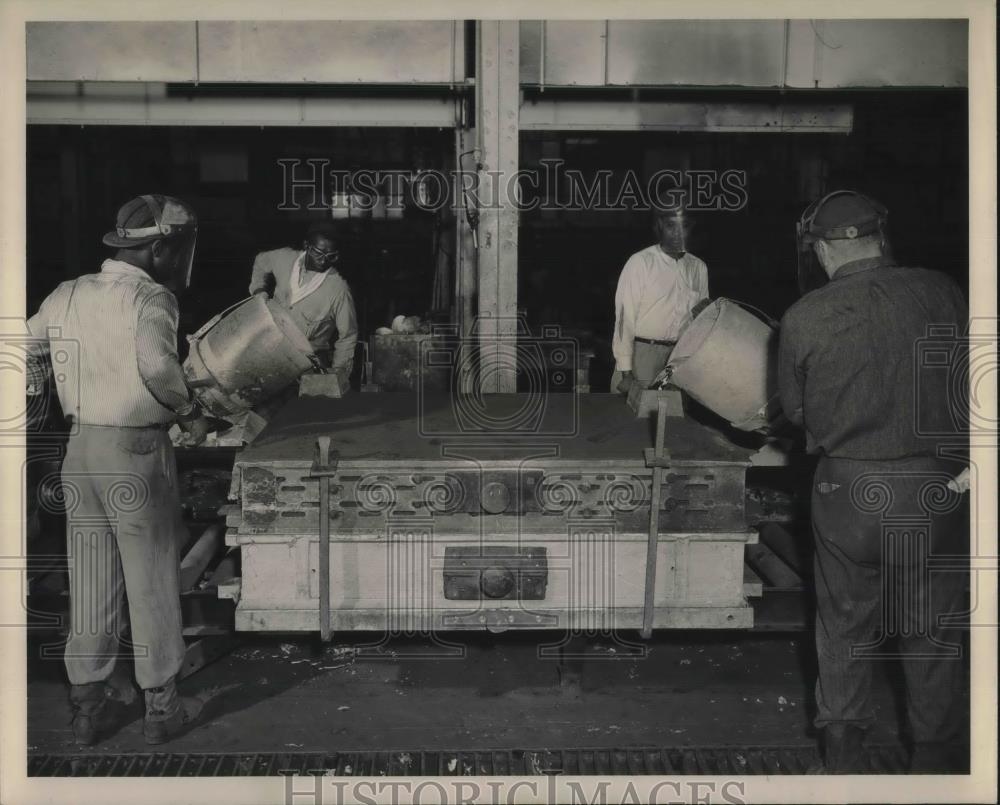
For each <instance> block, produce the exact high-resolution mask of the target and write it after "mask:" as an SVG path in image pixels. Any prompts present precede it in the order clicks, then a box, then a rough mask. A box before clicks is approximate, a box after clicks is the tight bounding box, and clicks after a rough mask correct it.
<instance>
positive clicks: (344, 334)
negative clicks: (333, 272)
mask: <svg viewBox="0 0 1000 805" xmlns="http://www.w3.org/2000/svg"><path fill="white" fill-rule="evenodd" d="M333 316H334V322H335V323H336V325H337V342H336V343H335V344H334V345H333V361H332V363H333V368H334V369H337V370H341V371H343V372H344V373H345V374H347V375H350V373H351V370H352V369H353V368H354V346H355V345H356V344H357V343H358V320H357V317H356V315H355V312H354V297H353V296H351V290H350V288H348V287H347V286H346V285H345V286H344V292H343V293H342V294H341V295H340V296H338V297H337V299H336V301H335V302H334V305H333Z"/></svg>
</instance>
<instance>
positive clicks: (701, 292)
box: [696, 260, 708, 301]
mask: <svg viewBox="0 0 1000 805" xmlns="http://www.w3.org/2000/svg"><path fill="white" fill-rule="evenodd" d="M697 276H698V287H697V288H696V290H697V291H698V296H699V297H700V298H699V300H698V301H701V300H702V299H708V266H707V265H705V261H704V260H699V261H698V275H697Z"/></svg>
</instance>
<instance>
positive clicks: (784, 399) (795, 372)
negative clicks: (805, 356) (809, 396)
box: [778, 314, 806, 426]
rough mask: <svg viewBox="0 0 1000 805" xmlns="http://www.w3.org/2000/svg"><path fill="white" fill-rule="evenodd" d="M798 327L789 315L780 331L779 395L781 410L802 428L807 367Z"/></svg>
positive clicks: (786, 316)
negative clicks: (800, 355) (801, 354)
mask: <svg viewBox="0 0 1000 805" xmlns="http://www.w3.org/2000/svg"><path fill="white" fill-rule="evenodd" d="M799 339H800V335H799V333H798V331H797V327H796V325H795V323H794V321H793V320H792V319H791V317H789V316H788V314H786V315H785V317H784V318H783V319H782V321H781V329H780V330H779V331H778V393H779V394H780V396H781V408H782V410H783V412H784V414H785V418H786V419H788V421H789V422H791V423H793V424H795V425H799V426H802V424H803V422H804V417H803V412H802V401H803V398H804V394H805V382H806V366H805V363H804V361H803V360H802V359H801V358H800V357H799V353H800V349H801V345H800V344H799V343H798V341H799Z"/></svg>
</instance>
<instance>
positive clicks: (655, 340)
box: [632, 335, 677, 347]
mask: <svg viewBox="0 0 1000 805" xmlns="http://www.w3.org/2000/svg"><path fill="white" fill-rule="evenodd" d="M632 340H633V341H638V342H640V343H642V344H656V345H657V346H659V347H676V346H677V342H676V341H664V340H663V339H660V338H642V337H641V336H638V335H637V336H633V338H632Z"/></svg>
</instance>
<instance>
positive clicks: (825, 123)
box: [520, 97, 854, 134]
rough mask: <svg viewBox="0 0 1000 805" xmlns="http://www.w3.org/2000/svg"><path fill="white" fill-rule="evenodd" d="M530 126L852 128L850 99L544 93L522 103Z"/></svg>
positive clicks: (838, 130) (845, 130)
mask: <svg viewBox="0 0 1000 805" xmlns="http://www.w3.org/2000/svg"><path fill="white" fill-rule="evenodd" d="M520 125H521V129H523V130H526V131H647V130H648V131H691V132H719V133H747V132H751V133H752V132H764V133H772V134H773V133H775V132H797V133H809V132H812V133H816V134H850V133H851V130H852V128H853V126H854V111H853V107H852V106H851V104H843V103H842V104H797V103H782V104H765V103H722V102H719V103H711V102H709V103H673V102H656V101H638V102H636V101H629V100H621V101H609V100H600V101H593V100H586V99H580V100H576V99H565V98H558V99H552V98H545V97H541V98H538V99H537V100H536V99H533V100H531V101H526V102H525V103H524V104H522V105H521V123H520Z"/></svg>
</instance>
